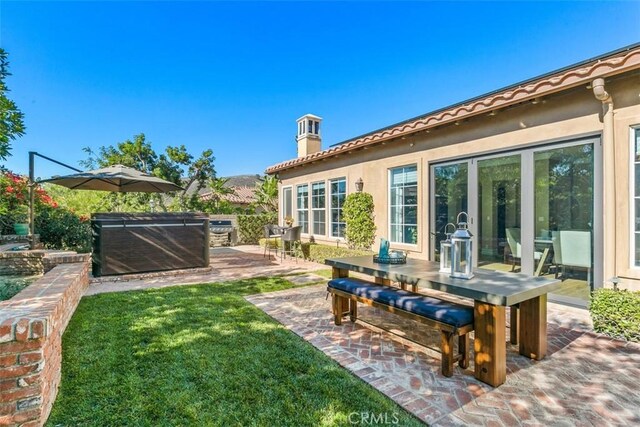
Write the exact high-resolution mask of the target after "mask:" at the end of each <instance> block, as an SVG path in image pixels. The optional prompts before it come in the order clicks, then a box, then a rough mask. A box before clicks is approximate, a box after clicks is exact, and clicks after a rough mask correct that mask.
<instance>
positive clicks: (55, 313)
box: [0, 255, 89, 426]
mask: <svg viewBox="0 0 640 427" xmlns="http://www.w3.org/2000/svg"><path fill="white" fill-rule="evenodd" d="M81 257H83V258H84V260H83V261H82V262H76V263H66V264H60V265H58V266H56V267H54V268H53V269H52V270H51V271H50V272H48V273H47V274H45V275H44V276H43V277H42V278H40V279H39V280H38V281H36V282H35V283H33V284H31V285H30V286H28V287H27V288H26V289H24V290H23V291H22V292H20V293H19V294H18V295H16V296H14V297H13V298H11V299H10V300H7V301H4V302H2V303H0V425H11V426H13V425H15V426H20V425H22V426H32V425H33V426H37V425H42V424H44V422H45V421H46V419H47V417H48V416H49V412H50V411H51V407H52V406H53V402H54V400H55V398H56V394H57V392H58V385H59V384H60V374H61V372H60V368H61V361H62V334H63V333H64V330H65V329H66V327H67V324H68V323H69V319H70V318H71V316H72V315H73V312H74V311H75V309H76V307H77V305H78V302H79V301H80V298H82V295H83V293H84V291H85V289H86V288H87V286H88V283H89V276H88V274H89V261H88V259H87V256H86V255H83V256H81ZM69 260H71V259H69Z"/></svg>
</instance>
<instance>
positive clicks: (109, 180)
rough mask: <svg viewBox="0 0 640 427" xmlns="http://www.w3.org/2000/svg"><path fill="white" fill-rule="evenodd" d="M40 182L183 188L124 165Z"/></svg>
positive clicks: (139, 189) (141, 189)
mask: <svg viewBox="0 0 640 427" xmlns="http://www.w3.org/2000/svg"><path fill="white" fill-rule="evenodd" d="M40 182H50V183H52V184H58V185H62V186H64V187H67V188H70V189H72V190H98V191H114V192H118V193H133V192H136V193H169V192H171V191H179V190H183V188H182V187H180V186H178V185H176V184H174V183H173V182H169V181H165V180H164V179H161V178H158V177H155V176H152V175H149V174H146V173H144V172H140V171H139V170H136V169H133V168H130V167H127V166H122V165H114V166H109V167H106V168H102V169H95V170H91V171H86V172H80V173H74V174H72V175H65V176H54V177H53V178H50V179H45V180H42V181H40Z"/></svg>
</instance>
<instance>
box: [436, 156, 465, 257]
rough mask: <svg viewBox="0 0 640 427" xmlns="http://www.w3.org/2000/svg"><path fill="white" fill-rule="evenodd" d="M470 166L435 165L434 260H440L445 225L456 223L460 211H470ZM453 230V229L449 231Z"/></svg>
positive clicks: (463, 164) (458, 164)
mask: <svg viewBox="0 0 640 427" xmlns="http://www.w3.org/2000/svg"><path fill="white" fill-rule="evenodd" d="M468 173H469V167H468V165H467V163H466V162H464V163H455V164H449V165H441V166H435V167H434V168H433V182H434V184H435V185H434V197H433V202H432V206H433V210H434V211H433V218H434V221H435V227H434V231H433V232H432V233H433V234H432V236H433V237H434V239H431V240H432V241H434V242H435V244H434V251H433V256H434V258H433V259H434V260H436V261H440V242H441V241H442V240H443V239H445V237H446V236H445V227H446V226H447V224H448V223H453V224H455V223H456V217H457V216H458V213H460V212H468V210H467V209H468V204H467V200H468V198H469V195H468V193H467V182H468ZM449 232H451V230H450V231H449Z"/></svg>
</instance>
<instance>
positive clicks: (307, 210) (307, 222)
mask: <svg viewBox="0 0 640 427" xmlns="http://www.w3.org/2000/svg"><path fill="white" fill-rule="evenodd" d="M300 187H306V188H307V197H306V204H307V206H306V207H305V208H302V209H301V208H300V204H299V203H298V202H299V201H300V198H299V197H298V194H299V193H298V188H300ZM309 196H310V193H309V183H304V184H297V185H296V218H295V219H296V221H297V222H298V225H300V226H302V223H301V222H300V212H305V211H306V213H307V221H306V224H307V231H305V229H304V226H302V228H301V233H302V234H309V233H308V231H309V205H310V203H309Z"/></svg>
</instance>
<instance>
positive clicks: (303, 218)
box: [296, 184, 309, 233]
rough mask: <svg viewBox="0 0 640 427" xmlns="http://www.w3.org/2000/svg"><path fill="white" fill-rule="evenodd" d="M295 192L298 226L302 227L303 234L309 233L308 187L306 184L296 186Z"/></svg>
mask: <svg viewBox="0 0 640 427" xmlns="http://www.w3.org/2000/svg"><path fill="white" fill-rule="evenodd" d="M296 191H297V202H298V203H297V206H296V207H297V210H298V225H299V226H300V227H302V232H303V233H308V232H309V186H308V185H307V184H304V185H298V186H297V187H296Z"/></svg>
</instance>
